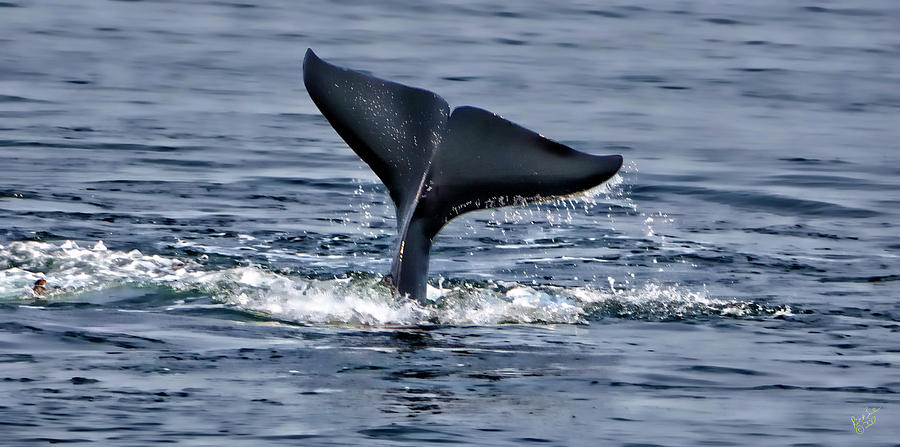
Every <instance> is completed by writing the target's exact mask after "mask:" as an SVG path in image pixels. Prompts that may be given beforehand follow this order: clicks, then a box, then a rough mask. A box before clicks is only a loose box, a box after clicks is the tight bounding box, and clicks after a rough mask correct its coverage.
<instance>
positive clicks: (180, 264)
mask: <svg viewBox="0 0 900 447" xmlns="http://www.w3.org/2000/svg"><path fill="white" fill-rule="evenodd" d="M0 269H2V270H0V299H3V300H21V299H27V300H33V299H34V298H36V296H35V294H34V293H33V292H31V288H30V287H31V284H33V282H34V281H35V280H37V279H46V280H47V283H48V284H49V285H51V286H59V287H60V289H58V290H56V291H51V292H49V293H48V294H46V295H44V296H41V298H42V299H46V300H75V299H78V297H79V296H81V295H83V294H85V293H86V292H88V291H97V290H103V289H106V288H111V287H117V286H122V285H128V286H133V287H163V288H167V289H169V290H174V291H176V292H185V293H187V292H189V293H193V294H196V293H202V294H205V295H208V296H209V297H210V298H212V299H213V300H215V301H216V302H218V303H220V304H221V305H224V306H228V307H233V308H237V309H240V310H243V311H246V312H251V313H254V314H258V315H263V316H266V317H269V318H272V319H275V320H281V321H290V322H296V323H303V324H352V325H369V326H382V325H418V324H452V325H495V324H555V323H562V324H584V323H588V322H590V321H593V320H597V319H602V318H625V319H638V320H678V319H696V318H703V317H709V316H724V317H733V318H746V317H771V316H776V315H782V314H789V313H790V308H789V307H788V306H768V305H763V304H759V303H755V302H752V301H740V300H728V299H719V298H713V297H710V296H709V294H708V292H707V291H706V290H705V289H701V290H692V289H690V288H687V287H684V286H679V285H677V284H676V285H666V284H643V285H626V286H624V287H623V285H622V284H620V285H618V286H616V284H615V281H614V280H612V279H611V278H610V280H609V284H608V285H607V284H606V283H603V284H602V285H598V287H596V288H595V287H558V286H536V285H525V284H520V283H515V282H491V281H487V282H468V281H460V280H447V281H443V280H442V281H441V282H439V283H438V287H432V286H429V288H428V298H427V300H426V302H425V303H424V304H420V303H418V302H416V301H413V300H408V299H398V298H396V297H394V296H392V294H391V292H390V291H389V290H388V289H387V288H385V287H383V286H381V285H380V284H379V281H380V279H381V278H380V277H379V276H377V275H371V274H356V273H349V274H346V275H344V276H343V277H335V278H332V279H315V278H311V277H306V276H301V275H285V274H280V273H276V272H271V271H268V270H267V269H265V268H264V267H262V266H243V267H233V268H226V269H218V270H208V269H206V267H205V266H204V265H203V264H202V262H199V260H192V259H176V258H169V257H164V256H159V255H147V254H143V253H141V252H140V251H137V250H132V251H128V252H125V251H117V250H109V249H107V248H106V247H105V246H104V245H103V243H102V242H98V243H96V244H94V245H93V246H92V247H90V248H83V247H81V246H79V245H78V244H77V243H75V242H71V241H68V242H65V243H62V244H60V245H56V244H52V243H45V242H13V243H11V244H9V245H8V246H2V245H0ZM178 305H179V304H178V303H172V306H170V308H177V307H178Z"/></svg>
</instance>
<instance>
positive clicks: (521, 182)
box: [423, 107, 622, 224]
mask: <svg viewBox="0 0 900 447" xmlns="http://www.w3.org/2000/svg"><path fill="white" fill-rule="evenodd" d="M621 167H622V156H621V155H607V156H596V155H590V154H585V153H583V152H579V151H576V150H574V149H572V148H570V147H568V146H565V145H563V144H560V143H557V142H555V141H553V140H550V139H548V138H546V137H544V136H542V135H540V134H538V133H536V132H533V131H531V130H528V129H526V128H524V127H522V126H519V125H518V124H515V123H513V122H511V121H508V120H506V119H503V118H502V117H500V116H498V115H496V114H493V113H491V112H488V111H486V110H483V109H479V108H475V107H458V108H456V109H455V110H454V111H453V114H452V115H451V116H450V125H449V129H448V132H447V136H446V137H445V141H444V142H443V144H442V145H441V147H440V150H438V151H437V152H436V153H435V154H434V157H433V161H432V166H431V172H430V177H429V178H428V179H427V180H426V185H427V186H429V187H430V189H431V191H429V192H427V196H426V197H425V198H423V201H424V200H427V201H428V202H433V203H429V207H430V209H431V210H432V212H431V214H432V215H435V214H437V215H439V216H440V218H441V219H442V220H443V222H442V224H443V223H446V222H448V221H450V220H451V219H453V218H454V217H456V216H458V215H460V214H463V213H465V212H468V211H473V210H477V209H484V208H495V207H500V206H508V205H513V204H516V203H518V202H521V201H523V200H526V201H527V200H535V199H537V200H540V199H542V198H552V197H556V196H566V195H570V194H575V193H577V192H581V191H584V190H587V189H590V188H593V187H594V186H597V185H599V184H601V183H603V182H605V181H607V180H609V179H610V178H612V176H614V175H615V174H616V172H618V171H619V168H621Z"/></svg>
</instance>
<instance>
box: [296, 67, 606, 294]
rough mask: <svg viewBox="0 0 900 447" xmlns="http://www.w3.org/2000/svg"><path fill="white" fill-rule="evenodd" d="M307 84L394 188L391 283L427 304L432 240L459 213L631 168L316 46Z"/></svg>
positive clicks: (584, 185) (557, 192)
mask: <svg viewBox="0 0 900 447" xmlns="http://www.w3.org/2000/svg"><path fill="white" fill-rule="evenodd" d="M303 82H304V84H306V90H307V91H308V92H309V96H310V97H312V99H313V102H315V104H316V106H318V108H319V110H321V111H322V115H324V116H325V118H327V119H328V122H329V123H331V125H332V126H333V127H334V129H335V130H336V131H337V133H338V134H339V135H340V136H341V138H343V139H344V141H346V142H347V144H348V145H349V146H350V148H351V149H353V151H354V152H356V154H357V155H359V157H360V158H362V159H363V161H365V162H366V163H368V164H369V166H370V167H371V168H372V170H373V171H375V174H376V175H378V178H379V179H381V181H382V182H384V184H385V185H386V186H387V188H388V191H389V192H390V195H391V199H392V200H393V201H394V204H395V205H396V207H397V231H398V234H399V239H398V241H397V248H396V254H395V256H394V261H393V264H392V265H391V272H390V276H389V277H388V283H389V284H390V285H391V286H392V287H394V288H395V290H396V291H397V292H399V293H400V294H401V295H409V296H411V297H414V298H416V299H419V300H422V299H424V298H425V288H426V287H425V285H426V279H427V275H428V255H429V251H430V250H431V242H432V240H433V239H434V237H435V236H436V235H437V233H438V231H440V230H441V228H442V227H443V226H444V225H445V224H446V223H447V222H449V221H450V220H451V219H453V218H454V217H456V216H459V215H460V214H463V213H465V212H468V211H473V210H478V209H484V208H495V207H501V206H507V205H515V204H518V203H522V202H523V201H527V200H541V199H547V198H552V197H554V196H564V195H569V194H574V193H577V192H580V191H584V190H587V189H590V188H592V187H594V186H597V185H599V184H601V183H603V182H605V181H606V180H609V179H610V178H611V177H612V176H614V175H615V174H616V172H618V170H619V168H621V167H622V156H621V155H606V156H596V155H589V154H585V153H582V152H578V151H576V150H574V149H572V148H570V147H568V146H565V145H562V144H560V143H557V142H555V141H552V140H549V139H547V138H545V137H543V136H541V135H539V134H537V133H535V132H532V131H530V130H528V129H526V128H524V127H522V126H519V125H517V124H515V123H512V122H510V121H507V120H505V119H503V118H501V117H500V116H498V115H495V114H493V113H491V112H488V111H486V110H482V109H478V108H475V107H468V106H465V107H458V108H456V109H454V110H453V112H452V113H451V112H450V106H449V105H448V104H447V101H445V100H444V99H443V98H441V97H440V96H438V95H436V94H435V93H433V92H430V91H428V90H423V89H419V88H414V87H407V86H405V85H402V84H397V83H395V82H390V81H385V80H383V79H378V78H375V77H372V76H368V75H365V74H362V73H359V72H357V71H353V70H348V69H345V68H341V67H337V66H334V65H331V64H329V63H327V62H325V61H323V60H322V59H319V57H318V56H316V54H315V53H313V51H312V50H311V49H310V50H307V51H306V57H305V58H304V60H303Z"/></svg>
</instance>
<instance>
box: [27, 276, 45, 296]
mask: <svg viewBox="0 0 900 447" xmlns="http://www.w3.org/2000/svg"><path fill="white" fill-rule="evenodd" d="M46 284H47V280H45V279H39V280H37V281H35V282H34V287H32V288H31V291H32V292H34V294H35V295H43V294H44V292H46V291H47V288H46V287H44V286H45V285H46Z"/></svg>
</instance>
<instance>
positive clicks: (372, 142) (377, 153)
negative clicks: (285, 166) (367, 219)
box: [303, 49, 450, 227]
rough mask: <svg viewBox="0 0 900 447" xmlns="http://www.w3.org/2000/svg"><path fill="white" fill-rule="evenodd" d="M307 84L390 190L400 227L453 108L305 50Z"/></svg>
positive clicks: (416, 90)
mask: <svg viewBox="0 0 900 447" xmlns="http://www.w3.org/2000/svg"><path fill="white" fill-rule="evenodd" d="M303 83H304V84H305V85H306V91H307V92H309V96H310V97H311V98H312V100H313V102H315V103H316V106H317V107H318V108H319V110H320V111H321V112H322V115H324V116H325V118H327V119H328V122H329V123H331V126H332V127H334V129H335V130H336V131H337V133H338V135H340V136H341V138H343V139H344V141H346V142H347V144H348V145H349V146H350V148H351V149H353V151H354V152H356V154H357V155H359V158H362V159H363V161H365V162H366V163H367V164H368V165H369V167H371V168H372V170H373V171H375V174H376V175H377V176H378V178H379V179H381V181H382V183H384V185H385V186H387V188H388V191H389V192H390V194H391V199H393V201H394V204H395V205H396V206H397V220H398V227H399V226H400V225H401V222H402V220H403V218H404V216H405V215H406V214H407V212H408V211H411V209H412V202H413V201H414V200H415V198H416V197H417V192H418V189H419V187H420V184H421V179H422V176H423V174H424V173H425V171H427V169H428V164H429V163H430V161H431V156H432V154H433V153H434V151H435V150H436V149H437V147H438V146H439V145H440V143H441V141H440V139H441V137H443V135H444V133H445V132H444V131H445V129H446V126H447V120H448V118H449V117H450V106H448V105H447V101H444V99H443V98H441V97H440V96H438V95H436V94H434V93H432V92H430V91H428V90H423V89H419V88H413V87H407V86H405V85H402V84H397V83H395V82H390V81H385V80H382V79H378V78H375V77H372V76H368V75H365V74H362V73H359V72H356V71H353V70H347V69H344V68H341V67H337V66H334V65H331V64H329V63H327V62H325V61H323V60H322V59H320V58H319V57H318V56H316V54H315V53H313V51H312V49H309V50H307V51H306V57H305V58H304V59H303Z"/></svg>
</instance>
